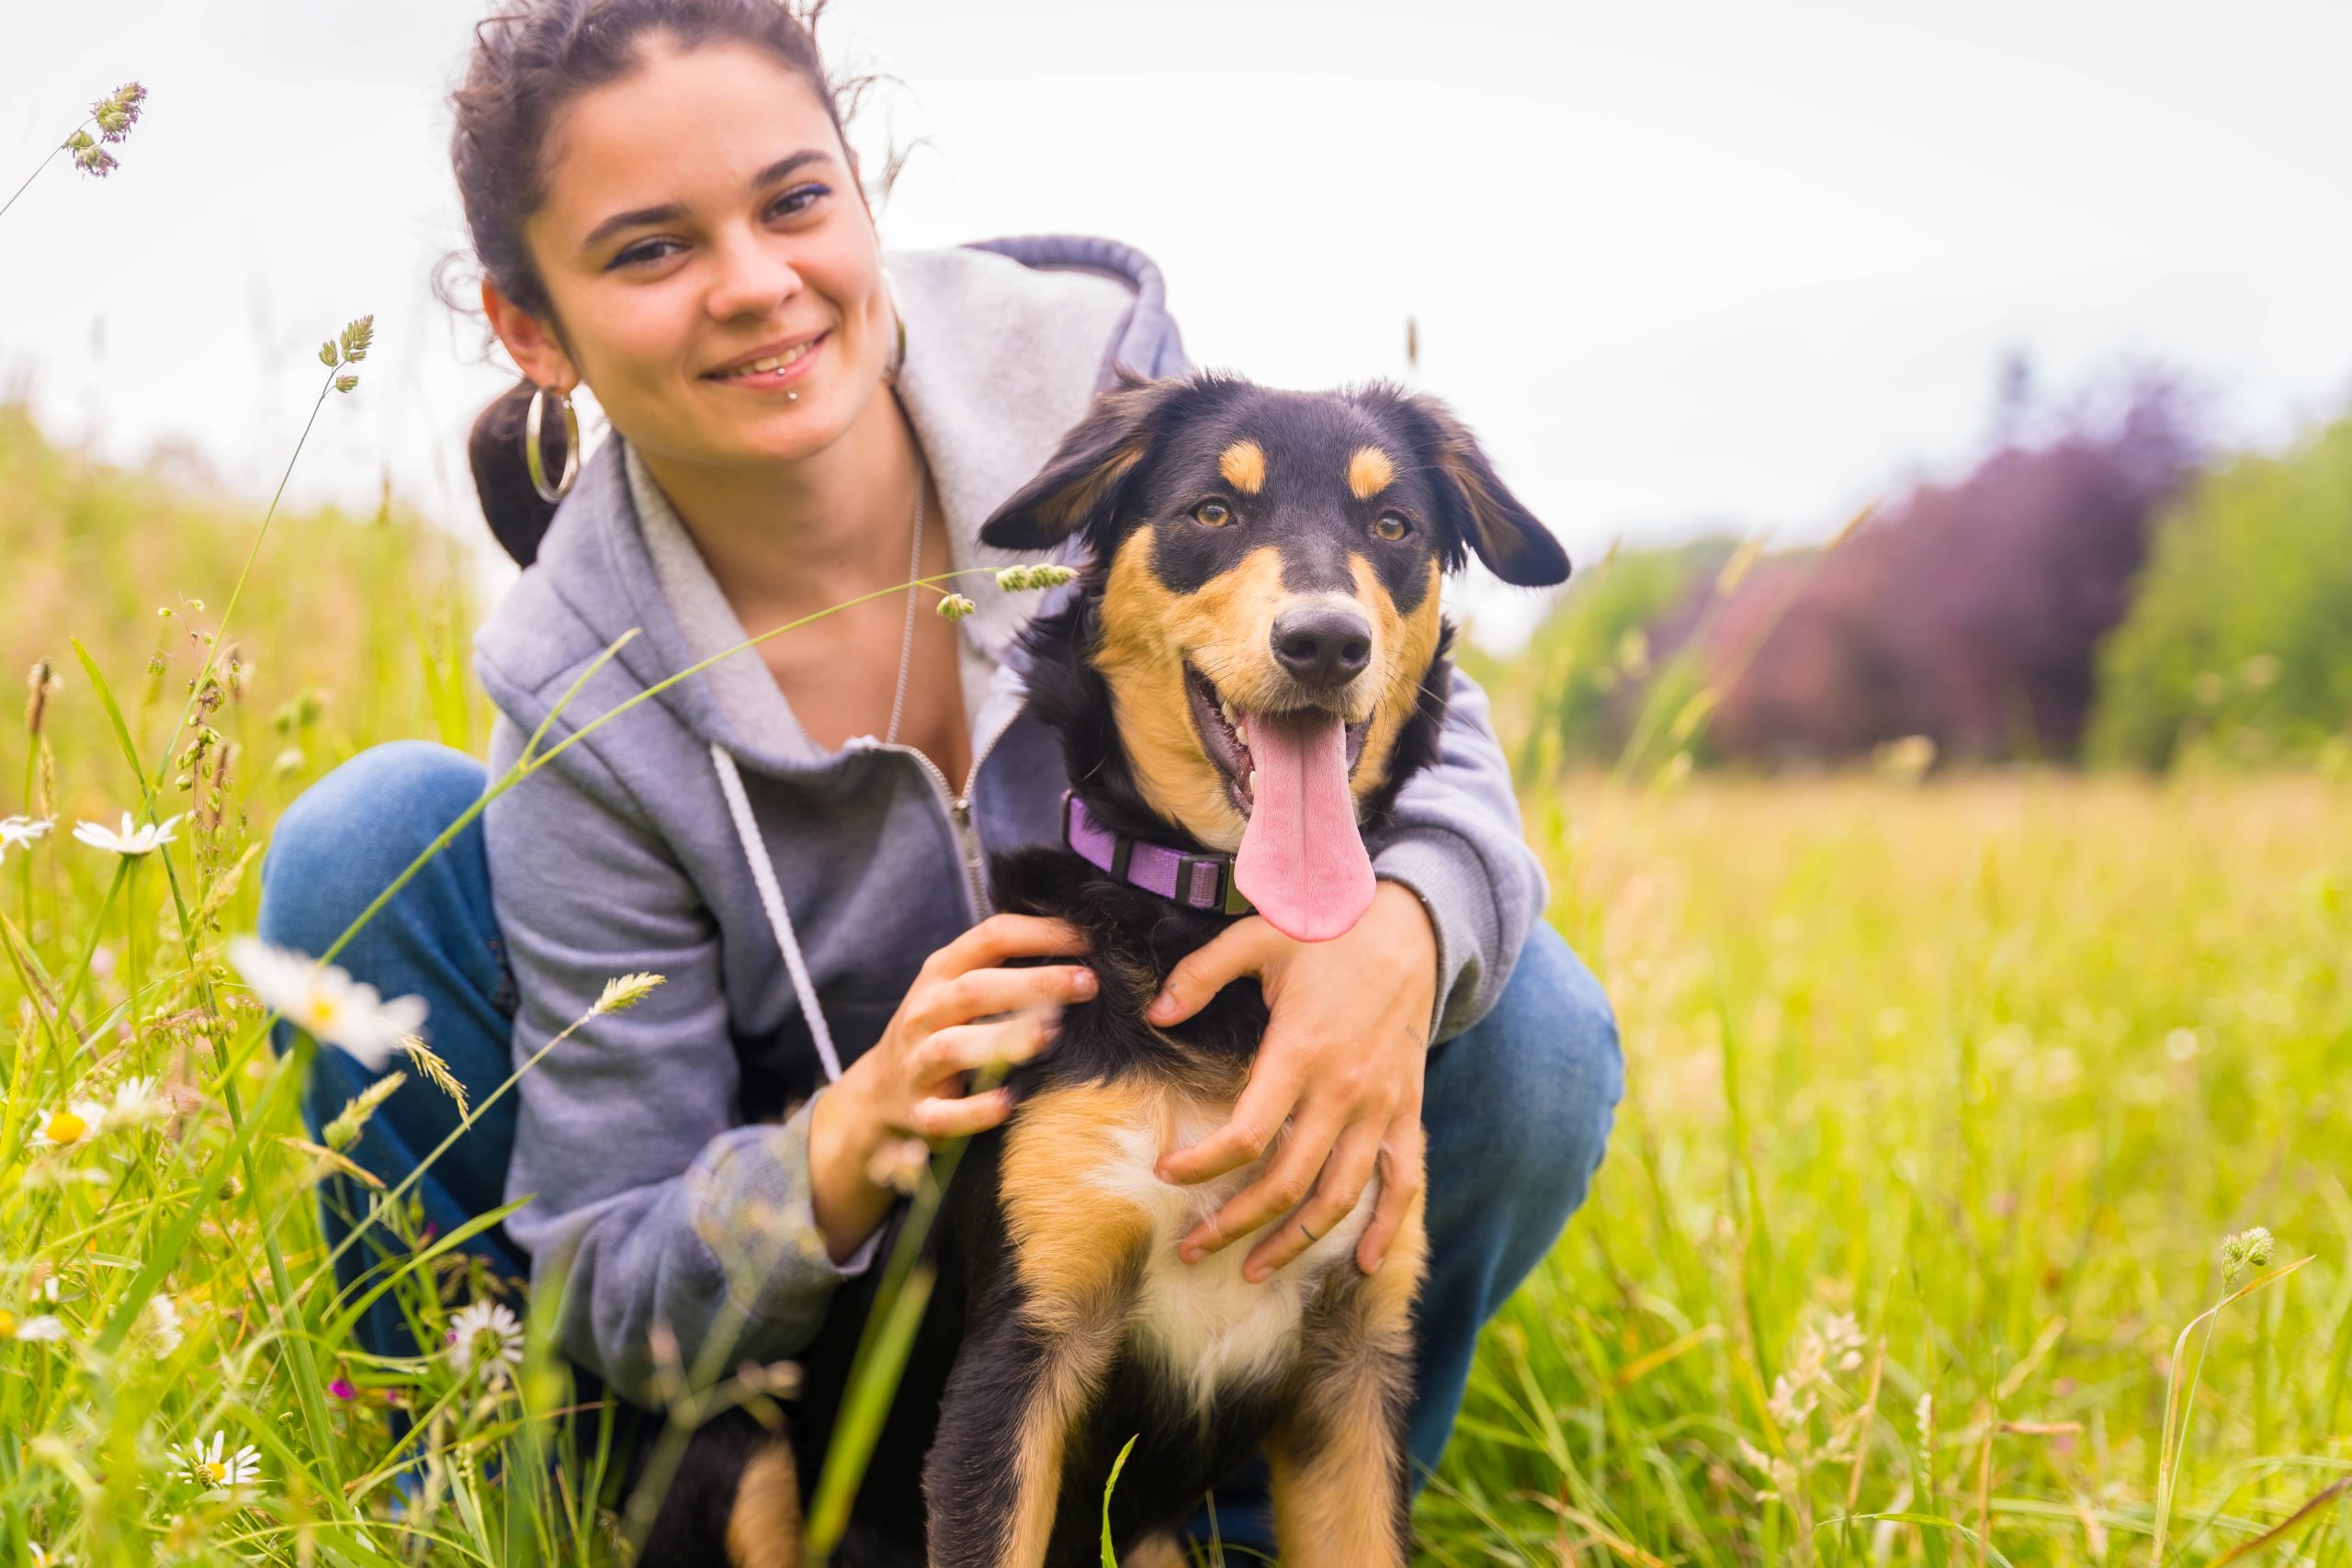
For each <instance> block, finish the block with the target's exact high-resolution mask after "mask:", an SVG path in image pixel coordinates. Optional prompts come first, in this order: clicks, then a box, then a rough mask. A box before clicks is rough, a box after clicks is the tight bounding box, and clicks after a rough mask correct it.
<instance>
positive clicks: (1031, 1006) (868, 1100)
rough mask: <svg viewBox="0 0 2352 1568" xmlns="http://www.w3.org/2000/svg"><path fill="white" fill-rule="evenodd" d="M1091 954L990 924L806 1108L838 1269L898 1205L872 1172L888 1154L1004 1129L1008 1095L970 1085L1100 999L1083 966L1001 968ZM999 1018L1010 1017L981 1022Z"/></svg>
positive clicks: (929, 970)
mask: <svg viewBox="0 0 2352 1568" xmlns="http://www.w3.org/2000/svg"><path fill="white" fill-rule="evenodd" d="M1087 945H1088V944H1087V939H1086V935H1085V933H1084V932H1082V931H1080V930H1079V929H1078V928H1077V927H1076V926H1074V925H1071V924H1070V923H1069V921H1067V920H1055V919H1045V918H1044V917H1042V916H1037V915H990V916H989V918H988V919H985V920H982V921H981V922H980V923H979V924H978V925H976V926H974V927H973V928H972V929H971V930H969V931H966V932H964V934H963V935H961V936H959V937H957V938H956V940H955V941H954V942H949V943H948V944H947V945H946V946H945V947H943V948H941V949H939V950H938V951H937V952H936V953H933V954H932V955H931V956H930V957H929V958H926V959H924V960H923V964H922V969H920V970H919V971H917V972H916V975H915V979H914V984H913V985H911V986H910V987H907V994H906V997H905V998H904V999H903V1000H902V1001H900V1002H899V1010H898V1011H897V1012H895V1013H893V1014H892V1015H891V1017H890V1021H889V1023H888V1025H887V1026H885V1027H884V1029H883V1031H882V1038H881V1039H879V1040H877V1041H876V1042H875V1043H874V1045H873V1048H872V1049H870V1050H868V1051H867V1052H866V1053H865V1055H862V1056H860V1057H858V1058H857V1060H856V1061H854V1062H852V1063H851V1064H850V1065H849V1066H848V1067H847V1068H845V1069H844V1070H843V1071H842V1076H841V1078H840V1080H839V1081H838V1082H836V1083H834V1084H832V1085H831V1087H829V1088H828V1089H825V1090H824V1091H823V1092H821V1093H820V1094H819V1095H818V1096H817V1098H816V1101H815V1103H814V1104H813V1105H812V1106H811V1107H810V1109H809V1179H810V1186H811V1193H810V1198H811V1203H812V1206H813V1207H814V1209H815V1212H816V1219H817V1228H818V1230H819V1231H820V1232H821V1233H822V1234H823V1235H824V1237H825V1248H826V1251H827V1252H828V1253H830V1254H831V1257H832V1259H833V1261H834V1262H836V1263H839V1262H841V1261H842V1260H843V1259H844V1258H848V1257H849V1256H850V1255H851V1254H852V1253H854V1252H855V1251H856V1250H857V1249H858V1248H859V1247H861V1246H863V1245H865V1238H866V1237H867V1236H869V1235H872V1234H873V1233H874V1228H875V1227H876V1225H878V1224H881V1223H882V1219H883V1216H884V1215H886V1214H888V1213H889V1212H890V1204H891V1202H892V1201H894V1200H895V1198H896V1197H897V1194H896V1192H895V1191H894V1190H892V1189H890V1188H889V1187H888V1186H885V1185H883V1184H881V1183H880V1182H877V1181H876V1179H874V1177H873V1176H872V1175H871V1174H870V1172H871V1169H872V1167H873V1165H874V1161H875V1156H876V1154H877V1153H878V1152H880V1151H881V1149H882V1148H883V1147H884V1146H885V1145H887V1144H889V1143H892V1142H895V1141H899V1140H902V1139H907V1138H920V1139H922V1140H923V1141H924V1142H925V1143H929V1144H937V1143H940V1142H943V1141H944V1140H946V1139H949V1138H957V1137H966V1136H968V1135H970V1134H974V1133H980V1132H985V1131H987V1130H988V1129H989V1128H991V1127H994V1126H997V1125H998V1124H1000V1123H1001V1122H1003V1121H1004V1119H1005V1118H1006V1117H1007V1116H1008V1115H1010V1114H1012V1093H1011V1091H1010V1090H1008V1089H1003V1088H1001V1087H1000V1088H995V1089H986V1090H983V1091H982V1092H980V1093H978V1094H965V1093H964V1092H963V1084H962V1079H963V1076H964V1075H965V1074H966V1073H967V1072H973V1071H976V1070H978V1069H980V1068H983V1067H988V1066H1012V1065H1013V1064H1016V1063H1020V1062H1025V1061H1027V1060H1029V1059H1030V1058H1031V1057H1033V1056H1035V1055H1037V1054H1038V1053H1039V1052H1041V1051H1043V1050H1045V1049H1046V1046H1047V1044H1048V1043H1050V1041H1051V1040H1052V1037H1053V1030H1054V1028H1055V1027H1056V1021H1057V1019H1058V1018H1059V1016H1060V1013H1061V1010H1062V1007H1063V1005H1064V1004H1065V1003H1069V1002H1078V1001H1084V1000H1086V999H1087V998H1091V997H1092V996H1093V995H1094V990H1095V979H1094V972H1093V971H1092V970H1091V969H1088V968H1087V967H1086V966H1085V965H1083V964H1037V965H1035V966H1032V967H1026V968H1020V969H1010V968H1005V967H1003V964H1004V961H1005V960H1007V959H1009V958H1046V957H1057V956H1067V955H1069V954H1072V953H1083V952H1085V951H1086V949H1087ZM997 1013H1006V1014H1010V1015H1011V1016H1010V1017H1006V1018H1000V1019H993V1020H992V1021H985V1022H983V1021H981V1020H985V1019H989V1018H990V1015H992V1014H997Z"/></svg>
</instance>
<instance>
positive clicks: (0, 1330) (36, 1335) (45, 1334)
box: [0, 1311, 65, 1345]
mask: <svg viewBox="0 0 2352 1568" xmlns="http://www.w3.org/2000/svg"><path fill="white" fill-rule="evenodd" d="M64 1337H65V1320H64V1319H63V1318H62V1317H57V1316H54V1315H52V1314H48V1313H43V1314H41V1315H40V1316H39V1317H28V1318H25V1319H23V1320H22V1321H19V1320H18V1319H17V1314H15V1313H13V1312H7V1311H0V1339H21V1340H23V1341H24V1342H25V1343H27V1344H28V1345H29V1344H38V1343H40V1342H41V1341H43V1340H51V1339H62V1338H64Z"/></svg>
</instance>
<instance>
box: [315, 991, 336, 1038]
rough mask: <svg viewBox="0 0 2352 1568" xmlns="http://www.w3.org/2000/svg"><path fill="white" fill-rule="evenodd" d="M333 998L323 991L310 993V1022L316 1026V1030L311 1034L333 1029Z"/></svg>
mask: <svg viewBox="0 0 2352 1568" xmlns="http://www.w3.org/2000/svg"><path fill="white" fill-rule="evenodd" d="M334 1017H335V1006H334V998H333V997H331V996H328V995H327V994H326V993H325V992H324V991H312V992H311V1022H312V1023H313V1024H315V1025H317V1028H315V1029H313V1030H312V1031H311V1032H312V1033H313V1034H316V1033H318V1032H322V1031H323V1030H328V1029H332V1028H334Z"/></svg>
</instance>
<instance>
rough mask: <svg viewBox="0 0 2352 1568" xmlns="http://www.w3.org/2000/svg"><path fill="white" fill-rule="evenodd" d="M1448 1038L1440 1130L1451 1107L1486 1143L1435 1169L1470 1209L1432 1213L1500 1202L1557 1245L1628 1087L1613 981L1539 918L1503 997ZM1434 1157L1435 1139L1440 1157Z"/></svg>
mask: <svg viewBox="0 0 2352 1568" xmlns="http://www.w3.org/2000/svg"><path fill="white" fill-rule="evenodd" d="M1474 1040H1475V1044H1473V1042H1474ZM1457 1045H1472V1046H1473V1048H1472V1050H1471V1051H1470V1052H1468V1053H1464V1059H1463V1060H1460V1061H1458V1062H1453V1063H1447V1062H1445V1061H1444V1060H1443V1055H1444V1053H1446V1052H1448V1051H1449V1050H1452V1049H1453V1048H1454V1047H1455V1046H1457ZM1438 1049H1439V1052H1440V1058H1439V1060H1437V1061H1434V1062H1432V1064H1431V1066H1432V1071H1431V1074H1430V1090H1429V1095H1430V1100H1432V1101H1438V1102H1441V1103H1437V1104H1432V1105H1431V1106H1430V1111H1431V1112H1432V1113H1433V1114H1430V1117H1429V1120H1430V1122H1431V1123H1432V1125H1431V1134H1432V1142H1433V1143H1434V1142H1436V1141H1437V1140H1439V1139H1441V1138H1442V1137H1443V1133H1442V1131H1441V1130H1440V1129H1439V1128H1438V1126H1437V1125H1436V1124H1435V1123H1436V1122H1438V1121H1439V1119H1440V1118H1441V1117H1442V1118H1443V1119H1444V1120H1446V1121H1448V1122H1453V1124H1454V1125H1455V1126H1457V1127H1462V1128H1464V1129H1475V1132H1474V1133H1473V1136H1474V1137H1475V1140H1476V1146H1475V1150H1464V1154H1465V1155H1467V1156H1469V1157H1470V1161H1471V1164H1472V1167H1473V1168H1474V1169H1475V1171H1476V1175H1475V1177H1473V1179H1471V1180H1468V1181H1461V1182H1439V1181H1436V1180H1432V1182H1431V1192H1430V1195H1431V1197H1432V1199H1433V1200H1442V1199H1444V1198H1447V1197H1450V1198H1451V1199H1452V1200H1453V1201H1452V1202H1449V1203H1447V1205H1446V1206H1447V1207H1448V1208H1457V1207H1458V1208H1459V1209H1460V1210H1461V1211H1462V1213H1460V1214H1459V1215H1440V1214H1438V1213H1432V1214H1431V1216H1430V1224H1432V1226H1435V1225H1437V1224H1446V1223H1453V1222H1455V1221H1457V1220H1465V1221H1466V1220H1468V1219H1469V1218H1470V1216H1471V1215H1472V1214H1474V1213H1478V1212H1480V1211H1483V1212H1484V1215H1485V1216H1486V1217H1487V1219H1489V1220H1491V1219H1492V1217H1494V1215H1495V1213H1496V1210H1497V1209H1498V1208H1499V1209H1501V1210H1503V1211H1507V1212H1508V1213H1509V1214H1510V1221H1509V1222H1508V1224H1510V1228H1511V1229H1513V1230H1520V1229H1524V1230H1526V1231H1527V1233H1528V1235H1526V1237H1524V1238H1522V1239H1523V1240H1524V1242H1525V1244H1526V1247H1529V1248H1532V1249H1533V1250H1535V1251H1536V1252H1538V1253H1540V1252H1541V1251H1543V1250H1548V1249H1549V1247H1550V1246H1551V1244H1552V1242H1553V1241H1554V1240H1555V1239H1556V1238H1557V1236H1558V1235H1559V1230H1560V1226H1561V1225H1562V1224H1565V1223H1566V1219H1567V1216H1568V1215H1569V1214H1570V1213H1574V1212H1575V1210H1576V1209H1577V1206H1578V1205H1579V1204H1581V1203H1582V1202H1583V1201H1584V1199H1585V1193H1586V1190H1587V1189H1588V1188H1589V1185H1590V1183H1591V1180H1592V1175H1593V1172H1594V1171H1595V1170H1596V1169H1597V1168H1599V1167H1600V1156H1601V1153H1602V1151H1603V1149H1604V1148H1605V1147H1606V1145H1607V1144H1608V1141H1609V1129H1610V1126H1611V1122H1612V1121H1613V1120H1614V1116H1615V1111H1616V1107H1617V1103H1618V1101H1619V1100H1621V1099H1622V1098H1623V1094H1624V1086H1625V1072H1624V1059H1623V1052H1622V1050H1621V1048H1620V1045H1619V1041H1618V1034H1617V1017H1616V1013H1615V1011H1614V1010H1612V1009H1611V1006H1610V1004H1609V998H1608V995H1607V993H1606V992H1604V991H1603V990H1602V989H1601V987H1600V981H1599V980H1597V979H1595V978H1594V977H1593V975H1592V971H1591V970H1589V969H1588V968H1587V967H1586V966H1585V964H1584V962H1583V960H1581V959H1579V958H1578V957H1577V955H1576V953H1575V952H1574V951H1573V950H1572V949H1571V948H1570V947H1569V946H1568V944H1567V942H1566V939H1564V938H1563V937H1562V936H1561V935H1560V933H1559V932H1557V931H1554V930H1553V929H1552V928H1551V926H1550V925H1548V924H1542V925H1538V926H1537V927H1536V928H1535V930H1534V931H1533V932H1532V934H1531V935H1530V936H1529V938H1528V941H1527V945H1526V947H1525V948H1524V949H1522V950H1521V953H1520V958H1519V963H1518V964H1517V965H1516V966H1515V967H1514V968H1513V969H1512V972H1511V976H1510V981H1509V982H1508V983H1507V984H1506V985H1505V986H1504V987H1503V993H1502V995H1501V996H1500V997H1499V998H1497V999H1496V1002H1495V1005H1494V1007H1493V1009H1492V1010H1489V1011H1488V1013H1487V1016H1486V1017H1485V1018H1483V1019H1481V1020H1480V1021H1478V1023H1477V1024H1476V1027H1475V1028H1473V1029H1471V1030H1469V1031H1467V1032H1464V1034H1463V1035H1462V1036H1461V1037H1459V1039H1458V1040H1456V1041H1453V1042H1449V1043H1447V1044H1446V1045H1443V1046H1440V1047H1439V1048H1438ZM1449 1066H1450V1067H1452V1068H1453V1071H1451V1072H1449V1071H1447V1070H1446V1068H1447V1067H1449ZM1435 1157H1436V1151H1435V1150H1434V1149H1432V1161H1433V1163H1434V1159H1435ZM1498 1200H1503V1201H1499V1202H1498ZM1505 1250H1506V1252H1520V1251H1521V1250H1522V1248H1521V1247H1506V1249H1505ZM1531 1261H1532V1260H1531Z"/></svg>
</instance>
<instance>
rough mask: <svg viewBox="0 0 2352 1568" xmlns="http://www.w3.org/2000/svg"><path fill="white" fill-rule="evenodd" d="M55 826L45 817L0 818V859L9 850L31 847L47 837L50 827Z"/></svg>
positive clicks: (3, 857)
mask: <svg viewBox="0 0 2352 1568" xmlns="http://www.w3.org/2000/svg"><path fill="white" fill-rule="evenodd" d="M55 826H56V824H55V823H54V822H53V821H51V819H50V818H46V817H5V818H0V860H5V859H6V858H7V854H8V852H9V851H10V850H15V849H27V850H28V849H31V848H32V847H33V846H34V845H35V844H37V843H39V842H40V840H43V839H45V838H47V837H49V830H50V829H51V828H52V827H55Z"/></svg>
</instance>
